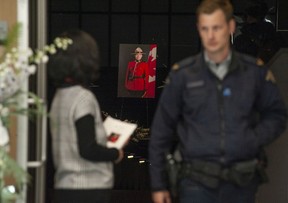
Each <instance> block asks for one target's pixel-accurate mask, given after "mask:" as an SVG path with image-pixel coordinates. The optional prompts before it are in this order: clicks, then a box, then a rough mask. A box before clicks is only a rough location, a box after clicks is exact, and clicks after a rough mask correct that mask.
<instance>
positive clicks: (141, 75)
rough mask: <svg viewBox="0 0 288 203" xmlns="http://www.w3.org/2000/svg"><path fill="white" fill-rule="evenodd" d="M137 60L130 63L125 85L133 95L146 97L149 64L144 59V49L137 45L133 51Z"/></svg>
mask: <svg viewBox="0 0 288 203" xmlns="http://www.w3.org/2000/svg"><path fill="white" fill-rule="evenodd" d="M133 54H134V55H135V60H134V61H130V62H129V63H128V67H127V71H126V79H125V87H126V89H127V90H128V91H129V93H130V95H131V97H144V96H145V94H146V91H147V88H148V79H149V70H148V64H147V63H146V62H145V61H143V60H142V57H143V54H145V53H143V50H142V49H141V48H140V47H137V48H136V49H135V51H134V53H133Z"/></svg>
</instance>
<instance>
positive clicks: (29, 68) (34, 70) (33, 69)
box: [28, 65, 36, 74]
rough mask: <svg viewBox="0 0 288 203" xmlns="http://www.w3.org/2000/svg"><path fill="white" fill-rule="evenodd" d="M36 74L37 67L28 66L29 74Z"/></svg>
mask: <svg viewBox="0 0 288 203" xmlns="http://www.w3.org/2000/svg"><path fill="white" fill-rule="evenodd" d="M35 72H36V66H35V65H30V66H28V73H29V74H34V73H35Z"/></svg>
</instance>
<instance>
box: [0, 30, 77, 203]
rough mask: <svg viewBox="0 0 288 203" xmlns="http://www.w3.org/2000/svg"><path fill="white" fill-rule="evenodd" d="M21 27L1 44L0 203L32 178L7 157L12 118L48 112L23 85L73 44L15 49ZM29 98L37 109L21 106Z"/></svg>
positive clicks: (66, 41) (59, 41)
mask: <svg viewBox="0 0 288 203" xmlns="http://www.w3.org/2000/svg"><path fill="white" fill-rule="evenodd" d="M19 28H20V27H19V25H17V26H15V27H14V29H12V31H11V32H10V33H9V34H8V37H7V39H6V41H4V42H3V43H2V44H0V202H1V203H2V202H3V203H5V202H9V201H11V200H15V199H16V198H18V197H19V194H20V191H21V190H20V189H21V185H23V183H27V181H28V179H29V175H28V174H27V173H26V172H25V171H24V170H23V169H22V168H21V167H20V166H19V165H18V164H17V163H16V162H15V161H14V160H13V159H12V158H11V157H9V155H8V153H7V152H8V149H9V135H8V130H7V128H8V127H9V121H10V120H11V116H13V115H19V114H20V115H26V116H31V115H33V114H34V115H35V114H37V115H38V114H43V113H45V112H44V110H43V108H42V101H41V98H39V97H38V96H37V95H35V94H34V93H32V92H24V91H23V90H22V86H23V84H24V83H25V81H27V80H28V78H29V76H30V75H32V74H34V73H35V72H36V68H37V66H38V65H39V64H45V63H47V62H48V59H49V57H48V55H52V54H55V53H56V52H57V50H58V49H62V50H66V49H67V47H68V46H69V45H70V44H72V40H71V39H67V38H56V39H55V40H54V41H53V43H52V44H50V45H47V46H45V47H44V49H43V50H35V51H33V50H32V49H31V48H28V49H27V50H22V49H18V48H17V47H15V41H16V39H17V36H18V32H19ZM23 94H25V95H27V97H28V99H29V100H32V101H33V103H34V104H35V107H33V108H31V107H23V106H22V105H20V103H19V96H20V95H23ZM6 176H9V177H12V178H13V179H14V180H15V182H16V186H17V189H18V190H15V188H16V187H15V188H14V189H13V190H11V188H9V187H7V186H6V185H5V181H4V180H5V179H4V178H5V177H6Z"/></svg>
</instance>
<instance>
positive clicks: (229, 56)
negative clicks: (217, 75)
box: [204, 51, 232, 67]
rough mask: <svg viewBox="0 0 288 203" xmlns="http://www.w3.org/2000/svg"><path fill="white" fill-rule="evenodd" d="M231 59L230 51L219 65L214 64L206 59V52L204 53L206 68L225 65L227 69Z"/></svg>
mask: <svg viewBox="0 0 288 203" xmlns="http://www.w3.org/2000/svg"><path fill="white" fill-rule="evenodd" d="M231 58H232V51H229V53H228V56H227V57H226V58H225V59H224V60H223V61H222V62H221V63H215V62H214V61H212V60H211V59H210V58H209V57H208V54H207V52H205V51H204V60H205V62H206V63H207V64H208V66H219V65H226V66H227V67H229V65H230V62H231Z"/></svg>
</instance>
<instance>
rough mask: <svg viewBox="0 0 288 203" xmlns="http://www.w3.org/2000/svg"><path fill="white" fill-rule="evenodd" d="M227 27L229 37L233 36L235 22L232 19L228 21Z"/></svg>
mask: <svg viewBox="0 0 288 203" xmlns="http://www.w3.org/2000/svg"><path fill="white" fill-rule="evenodd" d="M228 26H229V31H230V34H231V35H232V34H234V32H235V29H236V22H235V20H234V18H232V19H230V20H229V22H228Z"/></svg>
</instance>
